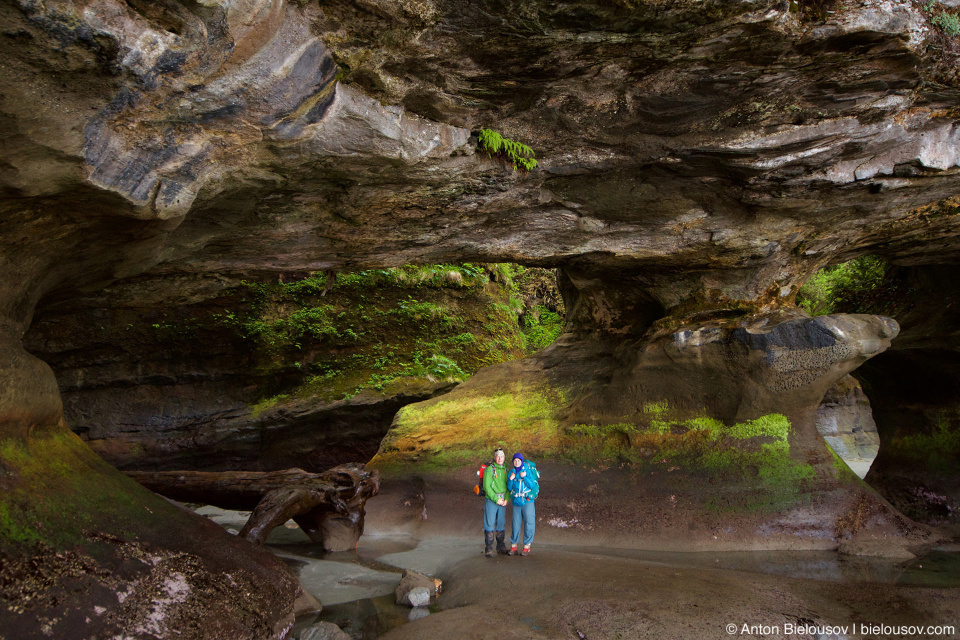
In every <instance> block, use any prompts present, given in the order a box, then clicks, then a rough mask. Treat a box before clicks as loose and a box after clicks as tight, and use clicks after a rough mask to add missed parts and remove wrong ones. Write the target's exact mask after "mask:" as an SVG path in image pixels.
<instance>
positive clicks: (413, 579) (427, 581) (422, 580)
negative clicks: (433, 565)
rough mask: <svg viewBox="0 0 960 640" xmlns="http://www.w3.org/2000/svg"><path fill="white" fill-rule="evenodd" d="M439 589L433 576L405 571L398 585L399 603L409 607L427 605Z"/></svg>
mask: <svg viewBox="0 0 960 640" xmlns="http://www.w3.org/2000/svg"><path fill="white" fill-rule="evenodd" d="M436 589H437V584H436V582H435V581H434V579H433V578H430V577H428V576H425V575H423V574H422V573H417V572H416V571H410V570H409V569H407V570H405V571H404V572H403V577H402V578H401V579H400V584H399V585H398V586H397V590H396V592H395V593H396V595H397V604H400V605H406V606H408V607H425V606H427V605H428V604H430V598H431V597H432V596H433V594H434V592H435V591H436Z"/></svg>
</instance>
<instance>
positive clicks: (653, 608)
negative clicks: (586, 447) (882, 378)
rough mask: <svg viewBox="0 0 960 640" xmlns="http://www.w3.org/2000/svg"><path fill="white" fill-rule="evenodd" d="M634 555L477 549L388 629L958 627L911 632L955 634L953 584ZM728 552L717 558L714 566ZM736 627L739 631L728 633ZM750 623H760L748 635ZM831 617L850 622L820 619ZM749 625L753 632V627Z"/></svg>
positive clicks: (712, 634) (597, 635) (612, 632)
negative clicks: (829, 577)
mask: <svg viewBox="0 0 960 640" xmlns="http://www.w3.org/2000/svg"><path fill="white" fill-rule="evenodd" d="M428 544H429V543H424V544H422V545H421V547H423V546H425V545H428ZM629 555H630V554H625V555H623V556H621V555H618V554H609V553H607V552H605V551H604V550H597V552H590V551H589V550H578V551H573V550H568V549H563V548H551V547H541V548H535V550H534V553H533V554H532V555H531V556H529V557H526V558H523V557H504V556H498V557H496V558H494V559H487V558H484V557H482V556H481V555H479V554H477V555H475V556H474V557H471V558H468V559H465V560H462V561H460V562H456V563H454V564H453V565H452V566H451V567H449V568H448V569H446V570H442V571H441V572H440V577H441V578H442V579H443V580H444V585H445V588H446V590H445V592H444V593H443V594H442V595H441V596H440V598H439V602H438V604H439V609H440V612H439V613H435V614H433V615H430V616H427V617H425V618H422V619H419V620H416V621H413V622H410V623H408V624H405V625H403V626H402V627H399V628H397V629H394V630H393V631H390V632H389V633H387V634H385V635H383V636H381V637H382V638H384V639H385V640H404V639H410V640H413V639H416V640H429V639H432V638H436V639H438V640H440V639H441V638H442V639H447V638H462V639H471V638H477V639H480V638H490V637H497V638H511V639H512V638H516V639H520V638H525V639H530V638H551V639H552V638H586V639H588V640H607V639H609V640H614V639H621V640H626V639H630V638H657V639H663V640H670V639H677V640H679V639H684V640H689V639H699V638H729V637H741V636H742V637H752V638H753V637H756V638H759V637H765V638H817V637H819V638H828V637H835V638H868V637H870V638H874V637H876V638H879V637H891V636H888V635H884V634H872V633H869V631H870V629H866V631H868V633H866V634H864V633H862V632H863V631H864V630H865V629H864V627H863V625H884V624H885V625H891V626H901V625H907V626H908V625H920V626H924V627H926V626H929V625H954V627H955V631H954V633H953V634H950V635H933V634H926V633H923V634H913V635H909V637H912V638H924V637H930V638H944V637H954V638H956V637H960V588H958V587H920V586H902V585H896V584H883V583H882V582H874V581H865V582H859V581H858V582H851V581H849V580H848V579H847V578H844V576H842V575H840V576H839V578H840V579H839V580H836V581H825V580H821V579H810V578H796V577H786V576H784V575H777V574H772V573H758V572H756V571H743V570H736V569H730V568H713V567H710V566H709V560H710V558H709V555H708V554H690V555H692V556H702V557H698V558H692V559H691V563H690V566H687V567H679V566H672V565H671V564H668V563H659V562H655V561H652V560H650V559H643V558H634V557H627V556H629ZM752 555H756V554H752ZM780 555H782V554H780ZM722 557H723V556H722V555H721V556H718V557H717V558H716V564H718V565H719V564H720V563H721V558H722ZM775 557H777V554H772V555H771V556H770V558H771V560H772V559H773V558H775ZM671 561H672V562H675V561H676V560H675V559H671ZM920 562H922V561H920ZM789 564H790V563H789V562H787V563H781V565H782V566H787V565H789ZM873 564H875V565H877V566H887V567H888V568H889V569H890V570H891V572H892V573H891V574H890V575H891V577H892V578H893V579H895V578H896V575H895V574H896V572H897V571H898V570H899V569H898V566H896V565H894V564H893V563H889V562H887V563H876V562H874V563H873ZM881 573H882V572H881ZM878 575H880V574H878ZM884 581H886V580H884ZM954 584H956V582H955V581H954ZM729 625H733V627H731V628H732V629H734V633H729V632H728V626H729ZM744 625H747V626H748V627H750V626H753V627H760V628H757V629H746V631H747V632H746V633H744ZM804 626H813V627H820V629H813V630H814V631H817V632H828V633H802V632H801V631H803V630H804V629H798V627H804ZM828 626H834V627H845V629H840V628H837V629H826V628H824V627H828ZM754 630H755V631H757V632H756V633H750V631H754ZM829 632H834V633H829Z"/></svg>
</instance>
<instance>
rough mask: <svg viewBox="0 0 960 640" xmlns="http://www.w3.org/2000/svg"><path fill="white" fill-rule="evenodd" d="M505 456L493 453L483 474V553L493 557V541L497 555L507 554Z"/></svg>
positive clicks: (497, 449)
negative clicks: (491, 461)
mask: <svg viewBox="0 0 960 640" xmlns="http://www.w3.org/2000/svg"><path fill="white" fill-rule="evenodd" d="M505 457H506V456H505V455H504V453H503V449H501V448H499V447H497V448H496V449H494V451H493V464H490V465H487V468H486V469H485V470H484V472H483V494H484V501H483V542H484V547H485V548H484V553H485V554H486V556H487V557H488V558H492V557H493V540H494V537H496V540H497V553H502V554H504V555H506V554H507V545H506V542H505V541H504V538H505V537H506V534H505V533H504V531H505V527H506V525H507V470H506V469H505V468H504V466H503V461H504V458H505Z"/></svg>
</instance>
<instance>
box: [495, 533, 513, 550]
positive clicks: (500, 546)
mask: <svg viewBox="0 0 960 640" xmlns="http://www.w3.org/2000/svg"><path fill="white" fill-rule="evenodd" d="M506 537H507V534H506V532H504V531H497V553H499V554H500V555H503V556H505V555H507V554H508V553H510V552H509V551H507V543H506V541H505V540H506Z"/></svg>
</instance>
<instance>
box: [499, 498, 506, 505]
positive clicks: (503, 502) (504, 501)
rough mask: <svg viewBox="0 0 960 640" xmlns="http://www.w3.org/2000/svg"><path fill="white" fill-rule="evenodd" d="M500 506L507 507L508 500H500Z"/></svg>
mask: <svg viewBox="0 0 960 640" xmlns="http://www.w3.org/2000/svg"><path fill="white" fill-rule="evenodd" d="M500 506H501V507H505V506H507V499H506V498H500Z"/></svg>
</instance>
